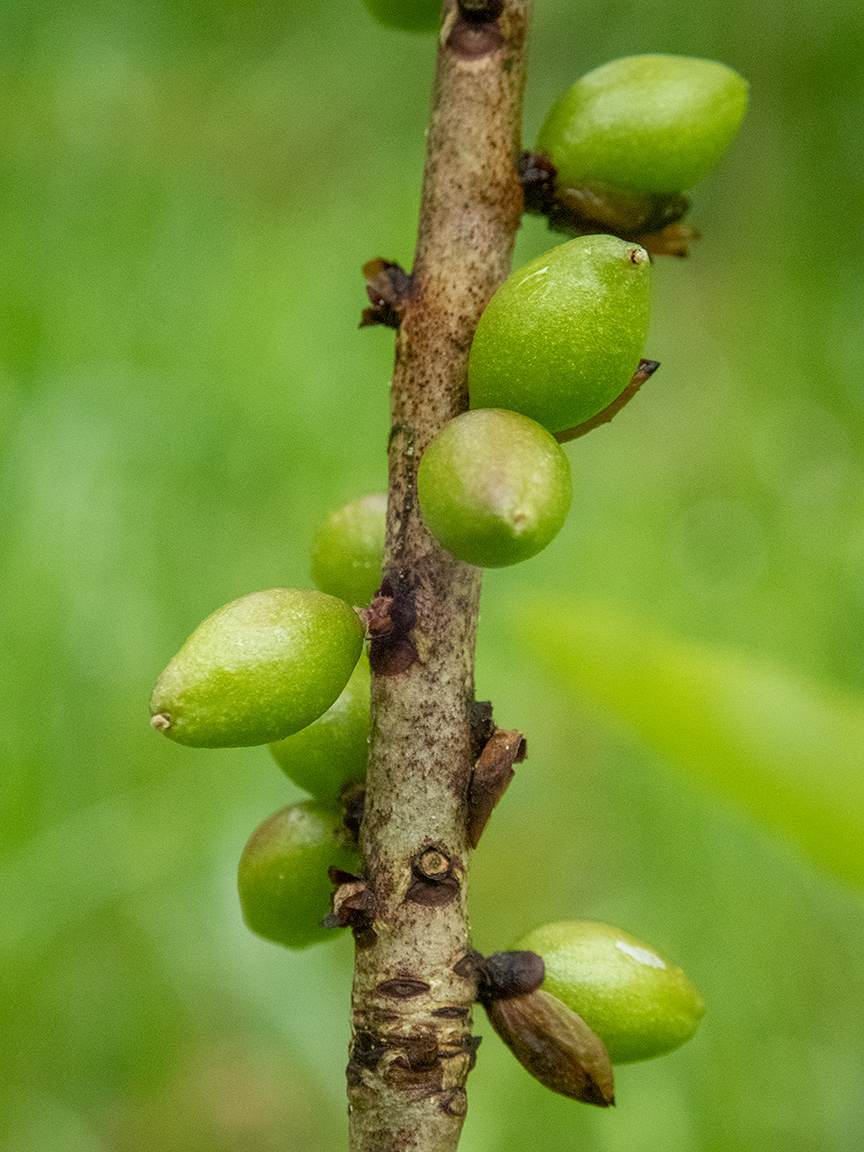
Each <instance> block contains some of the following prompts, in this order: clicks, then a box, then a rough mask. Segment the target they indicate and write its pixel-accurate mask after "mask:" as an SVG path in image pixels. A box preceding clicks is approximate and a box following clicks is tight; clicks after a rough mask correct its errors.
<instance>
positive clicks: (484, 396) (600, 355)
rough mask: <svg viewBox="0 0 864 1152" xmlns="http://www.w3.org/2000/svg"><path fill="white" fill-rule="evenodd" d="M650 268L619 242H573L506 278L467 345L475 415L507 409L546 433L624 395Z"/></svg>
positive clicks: (641, 342) (598, 238)
mask: <svg viewBox="0 0 864 1152" xmlns="http://www.w3.org/2000/svg"><path fill="white" fill-rule="evenodd" d="M649 269H650V261H649V257H648V253H647V252H646V251H645V249H644V248H641V247H640V246H639V245H638V244H636V243H634V242H632V241H624V240H619V239H618V238H617V237H615V236H606V235H595V236H577V237H576V239H574V240H569V241H567V243H566V244H559V245H558V246H557V247H555V248H552V249H551V250H550V251H548V252H545V253H544V254H543V255H542V256H538V257H537V259H536V260H532V261H531V262H530V264H526V265H525V266H524V267H522V268H519V269H518V270H517V271H516V272H514V273H512V275H511V276H509V277H508V278H507V280H505V282H504V283H503V284H502V285H501V287H500V288H499V289H498V291H497V292H496V293H495V295H494V296H493V297H492V299H491V300H490V301H489V304H488V305H487V306H486V309H485V311H484V312H483V315H482V316H481V317H480V323H479V324H478V326H477V331H476V333H475V336H474V342H473V344H472V345H471V354H470V359H469V362H468V387H469V392H470V397H471V407H472V409H473V408H506V409H510V410H511V411H514V412H521V413H522V415H524V416H529V417H530V418H531V419H532V420H536V421H538V423H540V424H542V425H543V426H544V427H546V428H548V429H549V431H550V432H560V431H563V430H564V429H566V428H572V427H575V426H576V425H577V424H581V423H583V422H584V421H585V420H589V419H590V418H591V417H592V416H596V414H597V413H598V412H600V411H601V410H602V409H603V408H605V407H606V406H607V405H608V404H611V402H612V401H613V400H614V399H615V398H616V397H617V396H619V395H620V394H621V392H623V390H624V389H625V388H626V387H627V385H628V384H629V382H630V380H631V378H632V376H633V373H634V372H635V371H636V369H637V367H638V366H639V361H640V359H641V357H642V352H643V349H644V346H645V338H646V336H647V333H648V308H649V279H650V275H649Z"/></svg>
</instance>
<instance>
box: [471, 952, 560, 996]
mask: <svg viewBox="0 0 864 1152" xmlns="http://www.w3.org/2000/svg"><path fill="white" fill-rule="evenodd" d="M475 971H476V974H477V999H478V1000H483V1001H487V1000H512V999H513V998H514V997H516V996H527V995H528V993H529V992H534V991H535V990H536V989H537V988H539V987H540V985H541V984H542V983H543V977H544V976H545V975H546V965H545V964H544V963H543V957H542V956H538V955H537V953H536V952H493V953H492V955H491V956H486V957H485V958H480V959H478V960H477V962H476V966H475Z"/></svg>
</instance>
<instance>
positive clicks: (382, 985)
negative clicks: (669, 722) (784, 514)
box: [345, 0, 531, 1152]
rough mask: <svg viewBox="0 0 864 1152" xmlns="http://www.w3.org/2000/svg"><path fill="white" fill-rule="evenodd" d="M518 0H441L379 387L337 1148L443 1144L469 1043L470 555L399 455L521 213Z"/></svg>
mask: <svg viewBox="0 0 864 1152" xmlns="http://www.w3.org/2000/svg"><path fill="white" fill-rule="evenodd" d="M530 3H531V0H506V2H505V3H503V5H502V4H497V3H496V4H493V5H492V7H491V8H488V9H487V11H488V12H493V11H500V16H499V17H498V19H497V20H487V19H482V18H480V19H478V15H479V16H482V12H478V11H477V10H473V11H472V12H471V14H470V16H469V15H468V14H467V13H466V12H462V11H460V8H459V6H458V5H457V3H456V0H446V2H445V12H444V16H445V19H444V25H443V30H442V34H441V39H440V43H439V49H438V66H437V73H436V81H435V89H434V94H433V113H432V123H431V127H430V131H429V137H428V150H427V158H426V170H425V176H424V183H423V196H422V203H421V210H420V226H419V234H418V243H417V252H416V257H415V263H414V269H413V272H412V280H411V292H410V297H409V298H408V299H407V300H406V301H405V302H404V308H403V309H402V314H401V317H400V320H401V323H400V327H399V330H398V332H397V335H396V364H395V368H394V374H393V384H392V393H391V410H392V430H391V435H390V447H389V462H390V492H389V501H388V518H387V555H386V563H385V570H386V577H385V582H386V588H384V587H382V593H383V594H384V597H385V598H387V597H390V598H392V599H391V603H390V604H389V605H387V607H386V612H384V611H383V610H382V619H383V617H384V616H386V617H387V621H386V626H384V627H382V629H381V630H380V632H379V637H378V639H377V640H376V641H375V642H374V643H373V649H375V650H374V651H373V661H372V667H373V683H372V720H373V747H372V755H371V759H370V766H369V773H368V780H367V793H366V803H365V815H364V819H363V824H362V827H361V833H360V839H361V846H362V848H363V853H364V856H365V859H366V883H367V887H366V889H365V892H364V895H363V905H364V911H366V910H367V909H371V910H372V912H371V916H372V923H371V927H364V928H363V929H362V930H361V931H358V933H357V934H356V936H357V949H356V961H355V977H354V989H353V1038H352V1045H351V1059H350V1063H349V1067H348V1096H349V1101H350V1105H351V1148H352V1150H353V1152H404V1150H406V1149H409V1148H410V1149H413V1150H416V1152H453V1150H454V1149H455V1148H456V1146H457V1144H458V1141H459V1134H460V1131H461V1127H462V1121H463V1118H464V1115H465V1110H466V1106H467V1105H466V1095H465V1079H466V1077H467V1074H468V1072H469V1071H470V1069H471V1067H472V1066H473V1063H474V1054H475V1050H476V1047H477V1041H476V1040H475V1039H474V1038H473V1037H472V1035H471V1006H472V1003H473V1001H474V999H475V994H476V978H475V976H474V975H473V971H472V970H471V968H470V965H469V966H468V967H467V969H466V968H465V967H463V968H461V969H460V972H461V973H462V974H461V975H460V974H459V973H457V972H455V971H454V966H456V965H458V963H459V961H460V960H461V959H463V958H464V956H465V955H466V953H468V950H469V949H468V933H467V920H466V907H465V879H466V874H467V862H468V861H467V858H468V834H467V829H466V820H467V811H468V804H467V799H468V789H469V782H470V778H471V763H472V755H471V752H472V731H471V715H472V714H475V713H476V709H474V707H473V694H474V685H473V668H474V640H475V632H476V624H477V607H478V602H479V593H480V572H479V570H478V569H476V568H473V567H471V566H469V565H465V564H461V563H458V562H456V561H454V560H453V559H452V557H450V556H449V555H448V554H447V553H446V552H444V551H442V549H440V548H439V547H438V546H437V545H436V544H435V542H434V541H433V540H432V538H431V537H430V536H429V534H428V533H427V531H426V529H425V527H424V525H423V522H422V520H421V518H420V515H419V512H418V509H417V499H416V469H417V464H418V461H419V459H420V456H421V454H422V452H423V450H424V449H425V447H426V445H427V444H428V443H429V441H430V440H431V439H432V437H433V436H434V435H435V434H436V433H437V432H438V431H439V430H440V429H441V428H442V427H443V426H444V424H446V423H447V422H448V421H449V420H450V419H452V418H453V417H454V416H456V415H458V413H460V412H462V411H464V409H465V408H466V407H467V402H468V397H467V362H468V350H469V348H470V346H471V340H472V338H473V334H474V329H475V328H476V325H477V321H478V320H479V318H480V314H481V312H482V310H483V308H484V307H485V305H486V303H487V302H488V300H489V298H490V297H491V295H492V293H493V292H494V291H495V289H496V288H497V286H498V285H499V284H500V283H501V282H502V281H503V280H504V279H505V278H506V276H507V274H508V272H509V268H510V260H511V254H512V247H513V240H514V237H515V233H516V230H517V228H518V226H519V221H520V218H521V212H522V193H521V188H520V184H519V180H518V178H517V176H516V171H515V157H516V154H517V150H518V142H519V125H520V117H521V98H522V84H523V75H524V68H523V46H524V41H525V36H526V32H527V25H528V16H529V9H530ZM475 7H476V6H475ZM397 609H398V611H397ZM391 623H392V624H393V627H392V628H390V627H389V625H390V624H391ZM475 727H476V723H475ZM345 895H346V897H347V896H349V894H348V893H346V894H345ZM350 896H351V897H355V894H354V893H351V894H350Z"/></svg>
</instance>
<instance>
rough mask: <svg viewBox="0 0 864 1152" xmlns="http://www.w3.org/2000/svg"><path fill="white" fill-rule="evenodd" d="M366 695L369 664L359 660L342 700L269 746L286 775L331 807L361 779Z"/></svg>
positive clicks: (366, 735) (366, 723)
mask: <svg viewBox="0 0 864 1152" xmlns="http://www.w3.org/2000/svg"><path fill="white" fill-rule="evenodd" d="M370 692H371V674H370V671H369V660H368V659H367V658H366V656H361V657H360V659H359V660H358V661H357V666H356V667H355V669H354V671H353V672H352V673H351V678H350V679H349V681H348V683H347V684H346V685H345V687H344V689H343V690H342V693H341V695H340V696H339V697H338V699H337V700H336V701H335V702H334V703H333V704H331V705H330V707H329V708H328V709H327V711H326V712H325V713H324V715H323V716H319V717H318V719H317V720H313V722H312V723H311V724H308V725H307V726H306V727H305V728H301V730H300V731H299V732H295V733H294V734H293V735H292V736H286V737H285V739H284V740H279V741H277V742H276V743H274V744H271V745H270V753H271V755H272V756H273V759H274V760H275V761H276V763H277V764H278V765H279V767H280V768H281V769H282V771H283V772H284V773H285V775H286V776H287V777H288V778H289V779H290V780H293V781H294V783H295V784H298V785H299V786H300V787H301V788H305V789H306V791H307V792H311V793H312V795H313V796H314V797H316V799H318V800H326V801H330V802H331V803H335V802H336V801H337V800H338V799H339V796H340V794H341V793H342V792H343V791H344V789H345V787H346V786H347V785H348V784H352V783H361V782H362V781H364V780H365V779H366V761H367V759H368V756H369V738H370V732H371V726H370V723H369V706H370Z"/></svg>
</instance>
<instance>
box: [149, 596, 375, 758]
mask: <svg viewBox="0 0 864 1152" xmlns="http://www.w3.org/2000/svg"><path fill="white" fill-rule="evenodd" d="M362 646H363V626H362V625H361V623H360V621H359V619H358V617H357V614H356V612H355V611H354V610H353V608H351V607H350V605H348V604H346V603H345V602H344V600H338V599H337V598H336V597H334V596H327V595H326V594H325V593H323V592H316V591H314V590H311V589H299V588H271V589H269V590H268V591H265V592H253V593H251V594H250V595H248V596H242V597H240V599H239V600H232V601H231V603H230V604H225V605H224V606H223V607H222V608H219V609H218V610H217V611H216V612H214V613H213V614H212V615H211V616H208V617H207V619H206V620H205V621H204V622H203V623H202V624H199V626H198V627H197V628H196V629H195V631H194V632H193V633H192V635H191V636H190V637H189V639H188V640H187V641H186V643H185V644H184V645H183V647H182V648H181V649H180V651H179V652H178V653H177V655H176V656H175V657H174V659H173V660H172V661H171V663H170V664H169V665H168V667H167V668H166V669H165V671H164V672H163V673H162V675H161V676H160V677H159V680H158V681H157V683H156V687H155V688H154V690H153V696H152V699H151V701H150V713H151V716H152V720H151V724H152V726H153V727H154V728H155V729H156V730H157V731H160V732H164V733H165V735H166V736H169V737H170V738H171V739H172V740H176V741H177V742H178V743H180V744H189V745H192V746H193V747H198V748H232V747H241V746H249V745H253V744H269V743H270V742H272V741H274V740H281V739H283V738H284V737H285V736H288V735H290V734H291V733H292V732H297V731H299V729H301V728H305V727H306V725H307V724H311V723H312V721H313V720H316V719H317V718H318V717H319V716H321V715H322V713H324V712H326V710H327V709H328V708H329V707H330V705H331V704H332V703H333V702H334V700H336V698H337V697H338V696H339V694H340V693H341V691H342V689H343V688H344V687H345V685H346V684H347V682H348V678H349V676H350V675H351V672H352V671H353V669H354V666H355V664H356V663H357V659H358V657H359V655H360V651H361V649H362Z"/></svg>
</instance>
